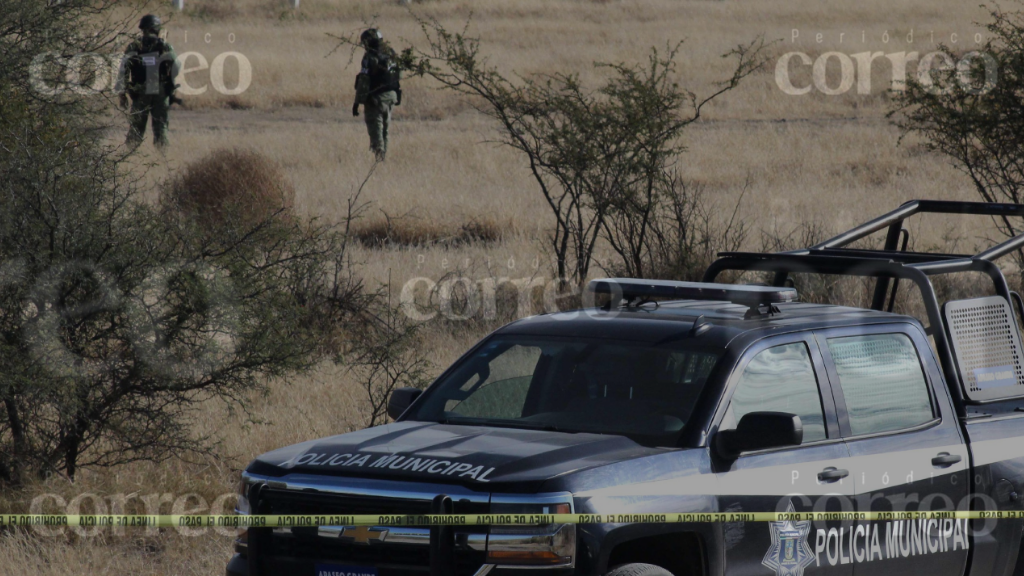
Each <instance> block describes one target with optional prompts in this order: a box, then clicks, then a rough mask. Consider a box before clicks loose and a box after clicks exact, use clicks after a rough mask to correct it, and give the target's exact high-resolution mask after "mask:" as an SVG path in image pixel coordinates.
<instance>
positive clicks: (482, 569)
mask: <svg viewBox="0 0 1024 576" xmlns="http://www.w3.org/2000/svg"><path fill="white" fill-rule="evenodd" d="M244 482H245V484H246V485H247V486H249V487H251V488H250V490H252V487H255V488H256V490H255V493H256V494H258V495H259V496H255V497H252V498H250V500H252V501H253V504H254V506H253V508H254V509H258V510H259V513H261V514H302V515H325V514H330V515H333V514H407V513H430V512H431V510H430V506H431V502H432V501H433V500H434V499H435V498H436V497H437V496H438V493H439V492H440V493H443V494H445V495H446V496H448V497H449V498H450V501H451V502H452V504H453V505H454V511H453V513H455V514H474V513H487V512H488V511H489V508H490V506H491V504H492V502H494V501H500V502H502V503H503V504H505V505H508V504H509V503H511V504H512V505H514V504H515V503H516V502H518V501H519V500H524V501H525V500H529V501H531V502H536V501H538V500H539V501H542V502H545V501H550V502H563V503H566V502H567V503H569V504H570V506H571V503H572V498H571V495H569V494H565V493H560V494H533V495H511V496H508V495H497V494H495V495H492V494H489V493H481V492H474V491H471V490H468V489H467V488H464V487H461V486H447V485H438V484H420V483H410V482H397V481H382V480H372V481H370V480H364V479H359V478H344V479H340V478H325V477H315V476H309V475H289V476H286V477H284V478H268V477H261V476H257V475H253V474H248V473H247V474H246V475H245V476H244ZM492 498H493V500H492ZM257 500H258V502H259V503H258V504H257V503H256V501H257ZM449 513H451V512H449ZM570 528H571V532H568V530H569V529H570ZM352 529H353V527H348V528H346V527H342V526H321V527H309V528H274V529H269V528H266V529H260V534H261V535H260V537H259V540H258V542H259V544H258V545H254V546H253V547H249V546H246V545H241V546H239V547H238V549H237V552H238V553H239V554H238V555H236V556H235V557H234V558H232V559H231V562H230V563H229V564H228V568H227V574H228V575H229V576H250V570H251V569H250V563H251V562H250V560H252V561H253V562H255V563H256V564H255V565H256V566H259V569H258V572H259V574H258V575H257V576H271V575H277V574H281V575H288V576H293V575H294V576H317V575H316V572H317V570H316V567H317V565H335V566H351V567H368V568H373V569H375V570H376V573H377V575H378V576H413V575H416V576H429V575H430V565H431V559H432V554H434V553H435V550H440V549H435V548H434V545H433V544H431V529H429V528H425V527H389V526H374V527H370V528H369V531H370V534H359V533H358V532H357V534H358V536H357V537H350V536H349V533H350V532H348V531H349V530H352ZM449 530H450V531H449V535H448V537H447V538H449V540H447V542H448V544H447V548H446V549H445V550H447V552H438V553H439V554H443V556H438V557H445V558H448V559H449V560H448V561H442V565H448V566H451V567H452V568H451V570H448V569H446V570H445V574H446V576H485V575H491V576H497V575H500V574H511V573H515V574H518V575H522V574H523V571H522V570H523V568H533V569H537V568H543V570H542V572H541V573H540V574H543V575H544V576H549V575H551V576H556V575H563V574H571V573H573V564H572V563H570V564H568V565H567V564H564V563H563V564H559V565H552V566H522V567H511V566H495V564H496V562H495V561H489V560H488V544H489V540H493V542H492V544H493V545H494V546H495V547H496V549H500V550H512V551H515V550H520V549H523V550H529V549H533V548H534V547H537V546H544V545H545V543H551V542H554V541H556V540H557V541H560V542H563V549H564V548H566V547H571V548H572V549H575V527H574V526H573V527H570V526H562V525H551V526H547V527H536V528H535V529H532V530H530V529H528V531H529V532H530V533H529V534H520V535H515V534H509V533H508V530H509V529H506V528H502V529H496V531H495V530H492V529H489V528H488V527H486V526H458V527H453V528H451V529H449ZM382 532H383V537H381V536H380V534H381V533H382ZM250 534H251V533H250ZM557 534H562V535H563V536H562V537H559V536H556V535H557ZM565 535H568V536H570V537H571V538H570V539H569V540H566V539H565ZM442 541H444V538H442ZM253 553H254V554H255V557H254V558H255V560H253V559H250V558H248V557H247V556H250V555H252V554H253ZM568 555H569V556H572V553H571V552H570V553H569V554H568ZM435 559H436V558H435ZM569 559H570V560H571V558H569ZM508 563H509V562H501V564H508Z"/></svg>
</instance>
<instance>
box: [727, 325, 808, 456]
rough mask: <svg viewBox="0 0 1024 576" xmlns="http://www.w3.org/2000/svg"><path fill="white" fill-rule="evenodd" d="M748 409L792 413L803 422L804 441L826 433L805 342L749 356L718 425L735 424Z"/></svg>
mask: <svg viewBox="0 0 1024 576" xmlns="http://www.w3.org/2000/svg"><path fill="white" fill-rule="evenodd" d="M750 412H788V413H790V414H796V415H797V416H799V417H800V422H801V423H803V427H804V442H805V443H806V442H815V441H818V440H824V439H825V438H826V437H827V435H826V433H825V416H824V411H823V410H822V407H821V394H820V392H819V391H818V379H817V377H816V376H815V375H814V365H813V364H812V363H811V357H810V354H808V352H807V345H806V344H804V343H803V342H796V343H793V344H785V345H783V346H775V347H774V348H768V349H767V350H763V351H761V352H760V353H758V355H757V356H754V358H753V359H751V361H750V363H749V364H747V367H746V368H744V369H743V374H742V375H741V376H740V382H739V385H738V386H737V387H736V392H734V393H733V397H732V401H731V402H730V404H729V409H728V410H727V411H726V414H725V419H724V420H723V422H722V428H724V429H730V428H735V427H736V424H737V423H738V422H739V421H740V420H741V419H742V418H743V416H745V415H746V414H749V413H750Z"/></svg>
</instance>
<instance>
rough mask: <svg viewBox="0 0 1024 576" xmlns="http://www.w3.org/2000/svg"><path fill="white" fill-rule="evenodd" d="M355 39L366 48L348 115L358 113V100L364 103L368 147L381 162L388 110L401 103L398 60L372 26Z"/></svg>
mask: <svg viewBox="0 0 1024 576" xmlns="http://www.w3.org/2000/svg"><path fill="white" fill-rule="evenodd" d="M359 43H360V44H362V46H363V48H365V49H366V52H365V53H364V54H363V62H362V68H361V70H360V71H359V75H358V76H356V101H355V103H354V104H353V105H352V115H353V116H359V105H360V104H362V105H363V106H364V107H365V113H366V130H367V132H369V133H370V150H372V151H373V154H374V156H375V157H376V158H377V161H378V162H382V161H383V160H384V157H385V156H386V155H387V152H388V130H389V129H390V127H391V110H392V108H394V107H395V106H398V105H400V104H401V103H402V87H401V85H400V83H399V82H400V73H399V68H398V62H397V61H396V60H397V58H396V56H395V53H394V51H393V50H392V49H391V48H390V47H388V46H387V45H385V44H384V37H383V36H382V35H381V33H380V32H379V31H378V30H377V29H376V28H370V29H369V30H366V31H365V32H363V33H362V35H360V37H359Z"/></svg>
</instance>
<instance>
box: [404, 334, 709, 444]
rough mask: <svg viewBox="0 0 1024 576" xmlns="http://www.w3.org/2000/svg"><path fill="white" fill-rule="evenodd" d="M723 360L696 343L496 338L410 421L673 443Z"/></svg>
mask: <svg viewBox="0 0 1024 576" xmlns="http://www.w3.org/2000/svg"><path fill="white" fill-rule="evenodd" d="M719 357H720V354H719V353H718V352H716V351H713V350H702V349H698V348H696V342H693V343H688V342H673V343H671V344H667V345H652V344H643V343H639V344H638V343H633V342H629V343H624V342H617V341H608V340H580V339H572V340H558V339H546V338H540V337H515V338H511V337H500V336H499V337H495V338H493V339H491V340H490V341H489V342H488V343H487V344H485V345H484V346H483V347H481V348H480V349H478V350H477V351H476V352H475V353H474V354H473V355H472V356H470V357H467V358H465V359H463V361H462V362H461V363H460V364H459V365H457V366H456V367H455V369H454V370H453V371H452V372H451V373H450V374H449V375H448V376H447V377H446V378H444V379H443V380H442V381H441V382H439V383H438V385H437V386H436V387H434V388H432V389H431V391H430V392H429V393H428V395H427V396H426V397H425V398H424V400H423V402H422V403H420V406H419V408H418V410H416V411H415V413H413V414H411V415H410V419H412V420H419V421H434V422H443V423H447V424H466V425H483V426H502V427H511V428H535V429H543V430H555V431H563V432H594V433H601V434H617V435H622V436H627V437H630V438H632V439H634V440H636V441H637V442H639V443H641V444H644V445H648V446H669V445H673V442H674V440H675V439H676V438H678V436H679V433H680V431H681V430H682V429H683V426H684V425H685V424H686V422H687V420H688V419H689V417H690V414H691V412H692V411H693V408H694V405H695V403H696V402H697V398H698V396H699V395H700V393H701V391H702V390H703V388H704V384H705V382H706V381H707V379H708V375H709V374H710V373H711V371H712V369H713V368H714V366H715V363H716V362H717V361H718V359H719Z"/></svg>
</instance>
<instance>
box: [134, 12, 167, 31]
mask: <svg viewBox="0 0 1024 576" xmlns="http://www.w3.org/2000/svg"><path fill="white" fill-rule="evenodd" d="M163 25H164V23H163V22H162V21H161V20H160V17H159V16H157V15H155V14H146V15H145V16H143V17H142V20H140V21H139V30H156V31H159V30H160V28H161V27H162V26H163Z"/></svg>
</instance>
